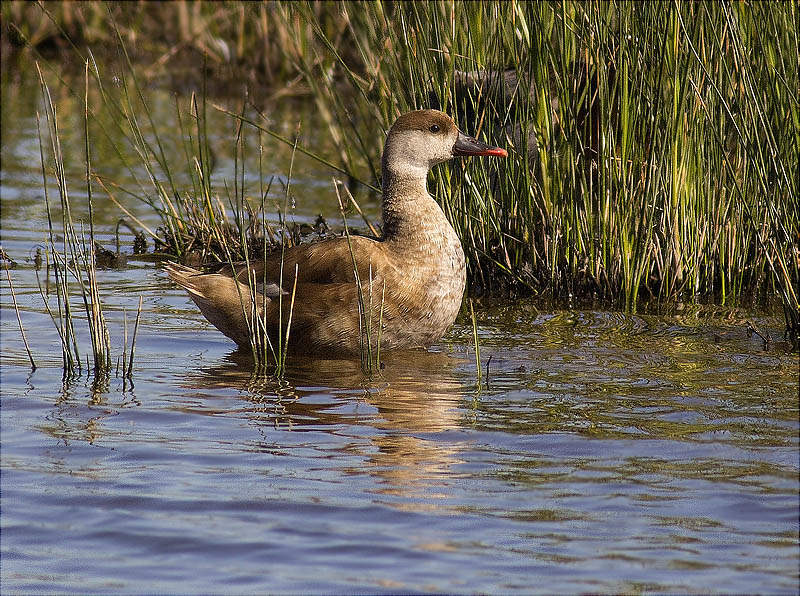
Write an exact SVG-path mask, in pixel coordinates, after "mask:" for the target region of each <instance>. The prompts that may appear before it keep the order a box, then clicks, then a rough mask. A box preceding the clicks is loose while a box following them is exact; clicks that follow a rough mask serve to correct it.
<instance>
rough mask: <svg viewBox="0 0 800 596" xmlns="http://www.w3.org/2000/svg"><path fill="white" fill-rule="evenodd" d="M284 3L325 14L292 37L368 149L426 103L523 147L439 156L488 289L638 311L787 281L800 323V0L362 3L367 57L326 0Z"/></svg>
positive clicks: (347, 10)
mask: <svg viewBox="0 0 800 596" xmlns="http://www.w3.org/2000/svg"><path fill="white" fill-rule="evenodd" d="M280 10H281V11H282V12H281V14H282V15H283V18H284V19H285V20H286V21H287V22H289V21H291V20H292V19H297V18H299V19H303V20H304V21H305V22H307V23H308V24H309V25H310V26H312V27H315V29H314V30H315V33H316V34H317V37H318V40H319V43H318V44H317V45H316V46H314V47H312V48H311V49H310V50H308V51H306V52H305V53H303V52H300V51H299V50H300V48H297V47H296V48H295V51H294V52H292V53H291V55H301V56H302V60H301V61H300V62H299V63H298V64H297V67H298V69H300V70H301V71H302V72H303V73H304V76H305V77H306V81H307V83H308V85H309V86H310V88H311V89H312V92H313V94H314V96H315V101H316V102H317V105H318V107H320V111H321V112H322V114H323V115H325V116H326V117H327V119H328V125H329V128H330V129H331V132H332V134H333V135H334V138H339V139H341V145H340V154H341V159H342V160H343V162H344V163H346V164H348V167H349V168H351V169H355V168H356V167H357V163H358V162H359V161H366V162H368V163H370V164H378V163H379V161H378V156H379V152H380V146H379V145H380V141H381V140H382V138H383V135H382V134H381V130H382V129H385V128H386V127H387V126H388V124H390V123H391V121H392V120H393V119H394V117H395V116H396V115H397V114H399V113H401V112H404V111H407V110H409V109H416V108H423V107H442V108H443V109H445V110H447V111H450V112H452V113H455V114H457V115H458V116H459V120H460V122H459V123H460V124H461V125H462V126H463V127H465V128H467V130H468V131H469V132H472V133H475V134H478V135H481V136H485V137H486V138H487V139H489V140H491V141H493V142H501V141H502V140H503V139H505V142H506V144H507V145H508V146H509V148H510V149H512V151H513V155H512V156H511V157H510V158H509V160H507V162H506V163H505V164H503V165H502V166H500V167H498V168H497V169H496V170H487V169H486V164H484V163H480V162H479V161H478V160H474V161H473V162H471V163H470V162H465V163H463V164H456V165H455V166H453V168H451V169H446V168H441V169H438V170H437V171H436V172H435V173H434V174H433V180H432V186H433V187H434V188H435V192H434V195H435V196H437V197H440V198H442V199H443V208H444V209H445V211H446V213H447V214H448V217H449V219H450V221H451V222H453V225H454V226H455V227H456V229H457V231H458V232H459V235H460V236H461V238H462V240H463V242H464V245H465V252H466V253H467V258H468V271H469V279H470V289H471V291H472V292H473V293H476V294H481V293H497V292H500V293H507V292H509V291H511V292H512V293H513V292H533V293H537V294H540V295H546V296H552V297H555V298H558V299H566V300H580V301H585V300H589V301H593V300H601V301H602V302H604V303H609V302H610V303H612V304H615V305H617V306H620V307H623V308H625V309H628V310H631V311H635V310H636V309H637V308H638V307H640V306H641V305H642V304H643V303H647V302H650V301H653V300H655V301H657V302H658V303H660V304H666V303H670V302H675V301H685V300H689V301H693V300H698V299H713V300H717V301H720V302H722V303H726V304H731V303H734V302H736V301H740V300H742V299H759V298H763V297H765V296H769V295H773V294H778V295H779V296H780V297H781V299H782V301H783V304H784V306H785V309H786V313H787V327H789V328H790V329H793V330H794V332H795V333H797V331H798V310H799V309H798V296H797V292H796V288H797V287H798V280H800V253H798V249H797V246H798V238H800V227H798V226H800V223H798V222H800V213H798V200H797V197H798V195H799V194H800V188H798V176H797V163H798V156H799V155H800V151H798V147H799V146H800V135H798V133H797V130H798V126H797V123H798V122H800V103H799V102H798V98H797V93H796V91H797V89H798V88H799V87H800V81H799V80H798V69H797V65H796V60H795V58H796V56H797V49H798V47H800V43H799V41H798V33H797V30H796V27H795V26H794V24H795V23H796V21H797V16H798V15H797V14H796V10H797V7H796V5H795V4H786V3H780V2H762V3H739V4H720V3H712V2H708V3H706V2H701V3H662V2H652V3H641V4H640V3H617V2H609V3H600V4H596V3H593V4H586V3H577V2H564V3H517V2H498V3H446V2H431V3H392V4H384V3H371V4H368V5H365V4H361V3H348V2H344V3H341V4H339V10H340V13H341V18H342V19H343V20H344V22H345V23H346V28H347V32H348V35H347V36H346V38H347V42H346V43H348V44H354V46H355V48H356V49H357V51H356V52H355V56H356V57H355V59H354V58H353V57H352V55H353V52H345V51H344V50H345V47H344V45H345V42H344V41H342V37H343V36H340V37H338V38H333V37H331V36H328V35H327V34H326V33H325V31H324V30H323V28H322V27H319V26H315V20H314V12H313V3H291V4H282V5H280ZM455 170H457V171H458V175H457V176H455V175H454V173H453V172H454V171H455ZM373 172H375V167H374V166H373ZM454 179H458V180H463V183H462V184H461V185H459V186H457V187H455V186H454V185H453V184H452V183H451V181H452V180H454Z"/></svg>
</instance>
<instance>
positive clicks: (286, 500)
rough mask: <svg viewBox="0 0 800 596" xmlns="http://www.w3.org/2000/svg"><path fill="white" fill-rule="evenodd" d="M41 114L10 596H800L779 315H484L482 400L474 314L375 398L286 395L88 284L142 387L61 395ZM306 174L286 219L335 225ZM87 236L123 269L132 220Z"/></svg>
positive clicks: (134, 267)
mask: <svg viewBox="0 0 800 596" xmlns="http://www.w3.org/2000/svg"><path fill="white" fill-rule="evenodd" d="M31 93H32V94H33V95H34V96H35V89H34V90H33V91H30V90H28V92H27V94H26V93H25V92H19V93H18V95H13V93H12V92H11V91H10V90H8V89H4V97H3V100H4V101H3V108H2V109H3V110H4V114H3V124H4V126H3V170H2V188H1V189H0V190H1V191H2V193H1V196H2V235H3V238H2V241H3V248H4V249H5V250H6V251H7V252H8V253H9V254H10V255H11V256H12V257H13V258H14V259H15V260H17V261H18V266H17V268H15V269H13V270H12V271H11V276H12V280H13V282H14V287H15V290H16V293H17V300H18V302H19V305H20V309H21V313H20V314H21V317H22V323H23V325H24V327H25V329H26V333H27V338H28V341H29V343H30V346H31V350H32V352H33V354H34V357H35V359H36V362H37V365H38V366H39V368H38V369H37V370H36V371H35V372H31V370H30V366H29V363H28V360H27V356H26V353H25V349H24V346H23V344H22V340H21V336H20V333H19V330H18V327H17V321H16V316H15V314H14V309H13V305H12V302H11V296H10V294H9V292H8V285H7V280H6V279H5V272H2V274H3V281H2V282H0V286H2V288H3V290H2V303H1V304H0V315H1V319H0V324H1V325H2V327H0V328H1V329H2V360H1V363H2V365H1V368H0V381H1V382H2V385H0V388H1V389H2V402H1V403H2V408H1V409H0V422H1V423H2V437H1V439H2V452H1V453H0V455H1V457H2V474H1V475H0V489H1V490H2V493H1V495H2V516H1V517H0V529H1V531H0V546H1V548H2V568H1V573H2V575H1V576H0V577H1V579H2V586H0V587H2V590H3V592H4V593H37V594H38V593H52V592H58V593H109V592H121V593H131V592H134V593H141V592H147V593H155V592H158V593H187V592H227V593H265V592H269V593H276V592H278V593H282V592H284V593H285V592H290V593H307V592H337V593H361V592H369V593H382V592H386V593H396V592H470V593H472V592H492V593H497V592H500V593H513V592H522V593H530V592H543V593H551V592H639V591H659V592H716V593H728V592H740V593H741V592H759V593H796V592H797V590H798V588H799V587H800V586H799V585H798V561H800V556H798V555H799V554H800V553H799V552H798V467H799V465H798V356H797V354H790V353H788V350H787V348H786V346H784V345H782V344H780V343H777V344H773V345H771V346H769V348H768V349H764V346H763V344H762V342H761V341H760V340H759V339H758V338H757V337H755V336H753V337H749V336H748V334H747V332H746V321H747V320H750V321H752V322H753V323H755V324H756V325H757V326H758V327H760V328H761V329H763V330H768V331H769V332H770V334H771V335H772V337H774V338H779V337H780V336H781V330H782V320H781V319H780V317H779V316H776V315H775V314H770V313H758V312H744V311H740V310H736V309H726V308H713V307H702V308H701V307H685V308H684V309H682V310H680V311H678V312H677V313H673V314H670V315H638V316H634V315H625V314H620V313H615V312H603V311H570V310H556V309H553V308H549V307H547V306H546V305H542V304H538V303H536V302H535V301H530V300H527V301H519V302H515V303H494V302H484V303H482V304H480V305H479V308H478V322H479V334H480V340H481V361H482V367H483V373H484V378H483V381H484V384H483V385H482V386H481V387H478V385H477V381H476V377H477V375H476V369H475V359H474V351H473V345H472V329H471V324H470V322H469V320H468V318H467V317H463V316H462V318H460V319H459V321H458V322H457V323H456V325H455V326H454V328H453V329H452V331H451V332H450V333H449V334H448V335H447V336H446V337H445V338H444V339H443V340H442V341H441V342H440V343H439V344H437V345H436V346H434V347H433V348H432V349H431V350H430V351H429V352H410V353H398V354H388V355H385V369H384V370H383V371H382V372H381V374H380V375H379V376H378V377H376V378H374V379H372V380H370V379H367V378H365V377H364V376H363V375H362V373H361V372H360V369H359V366H358V363H353V362H348V361H331V360H323V361H318V360H317V361H312V360H301V359H294V360H293V361H290V370H289V372H288V374H287V376H286V379H285V380H284V381H283V382H280V383H278V382H274V381H269V380H264V379H263V378H259V377H257V376H254V375H252V374H251V369H250V366H249V360H248V357H247V356H246V355H242V354H240V353H237V352H235V351H234V349H233V345H232V344H231V343H230V342H229V341H228V340H227V339H226V338H225V337H223V336H222V335H221V334H219V333H218V332H217V331H216V330H214V329H213V328H211V327H209V326H208V325H207V324H206V323H205V322H204V320H203V319H202V317H201V315H200V314H199V312H198V311H197V309H196V308H195V307H194V305H193V304H192V303H191V301H190V300H189V299H188V298H187V297H186V295H185V294H184V293H183V292H182V291H180V290H178V289H176V288H175V287H174V286H173V285H172V284H171V283H170V282H169V281H168V280H167V278H166V276H165V275H164V273H163V272H161V271H160V270H159V269H158V268H156V267H154V266H153V265H152V264H151V263H148V262H145V261H137V260H135V259H132V260H131V261H130V263H129V266H128V267H127V268H125V269H122V270H104V271H101V272H100V284H101V291H102V292H103V298H104V302H105V312H106V316H107V319H108V323H109V327H110V330H111V334H112V346H113V351H114V358H115V360H116V358H117V357H119V356H120V355H121V353H122V343H123V340H122V338H123V326H124V321H125V319H126V317H127V321H128V332H129V334H130V333H131V331H132V323H133V318H134V316H135V310H136V305H137V302H138V297H139V296H140V295H142V296H144V297H145V300H144V306H143V309H142V320H141V325H140V329H139V336H138V339H137V344H136V360H135V372H134V377H133V380H134V386H133V387H132V388H131V387H130V386H127V385H124V384H123V382H122V380H121V379H120V378H119V377H118V376H117V375H115V374H114V373H113V372H112V374H111V376H110V378H109V379H107V381H105V382H104V381H103V380H102V379H99V380H98V379H95V378H93V377H92V376H91V375H88V376H87V375H83V376H80V377H78V378H75V379H73V380H70V381H68V382H64V381H63V380H62V371H61V362H60V348H59V344H58V336H57V334H56V332H55V328H54V326H53V324H52V322H51V321H50V320H49V317H48V315H47V312H46V311H45V309H44V305H43V301H42V298H41V296H40V295H39V290H38V288H37V282H36V273H35V270H34V267H33V263H32V262H31V260H30V255H31V254H32V250H33V248H34V247H35V246H36V245H37V244H40V243H41V242H42V241H43V232H42V230H43V229H45V226H46V224H45V220H44V209H43V205H42V198H41V194H42V193H41V181H40V174H39V171H38V169H37V168H38V165H37V159H38V143H37V141H36V133H35V130H36V127H35V120H34V119H33V114H32V110H33V109H34V107H35V106H34V105H33V103H34V102H31V100H30V94H31ZM154 97H155V99H154V101H155V102H156V103H157V105H161V104H158V102H162V103H163V104H165V105H166V106H167V107H168V106H169V105H172V104H171V103H170V102H173V100H172V99H170V98H169V97H168V96H161V95H158V94H155V95H154ZM159 98H160V99H159ZM173 103H174V102H173ZM164 109H165V111H166V112H167V113H168V112H169V110H168V109H166V107H165V108H164ZM308 118H309V119H313V117H312V116H311V115H309V116H308ZM218 126H219V129H218V130H215V131H214V132H213V133H212V135H214V134H216V135H218V137H219V138H220V139H225V138H229V137H226V135H227V134H228V131H229V128H230V127H229V126H227V127H226V125H224V124H220V125H218ZM287 126H290V124H287ZM78 130H80V129H78ZM65 134H67V135H68V136H69V133H65ZM75 134H76V135H77V134H78V133H77V132H76V133H75ZM321 136H324V135H321ZM78 141H79V137H78ZM319 142H320V143H324V142H325V141H324V139H322V140H320V141H319ZM81 146H82V145H80V144H78V145H77V147H81ZM325 149H326V147H324V146H323V147H321V148H320V149H319V150H320V151H324V150H325ZM270 155H273V156H274V159H275V162H274V164H277V165H274V168H275V173H276V174H285V173H286V171H287V168H286V164H287V162H288V159H289V157H288V155H289V153H288V150H286V149H285V148H280V147H279V146H275V147H271V149H270ZM98 160H99V162H100V163H98V168H102V167H103V163H102V159H101V158H99V157H98ZM220 164H221V165H220V168H221V169H222V171H223V172H225V171H226V169H225V168H229V167H230V164H229V163H228V162H226V161H225V160H224V159H221V161H220ZM114 167H115V166H114V164H113V163H110V164H109V165H108V168H110V169H113V168H114ZM114 171H116V170H114ZM120 175H122V174H120ZM74 176H75V178H74V180H76V184H75V186H76V188H75V196H76V201H80V200H81V198H80V197H81V195H80V192H81V190H80V186H81V185H80V182H79V181H80V167H79V165H78V166H76V167H75V174H74ZM295 177H296V179H295V181H294V183H295V184H296V186H295V188H296V195H297V197H298V201H297V208H296V210H295V213H294V217H295V218H296V219H297V220H298V221H306V220H309V221H313V218H314V216H315V215H316V213H319V212H322V213H323V214H324V215H326V217H328V219H329V220H330V221H335V220H336V203H335V195H334V193H333V189H332V187H331V185H330V182H329V180H330V173H328V172H325V171H324V170H320V169H318V168H317V167H316V166H314V165H313V164H311V163H305V164H304V163H303V162H302V161H299V162H298V163H297V164H296V170H295ZM362 207H364V208H365V209H366V210H367V212H368V214H369V216H370V217H372V218H373V219H375V218H376V215H377V212H378V211H377V205H376V204H375V202H374V200H370V198H369V197H364V198H363V200H362ZM131 209H134V210H135V213H136V214H137V216H139V217H141V218H144V221H145V223H148V225H149V224H153V225H155V224H157V221H156V220H154V219H147V218H148V217H151V218H152V214H148V212H147V209H146V208H144V207H142V206H141V205H135V204H134V205H131ZM98 212H99V215H98V220H99V221H98V229H99V232H100V234H101V237H102V238H103V241H104V243H105V244H106V245H107V246H110V245H111V244H112V243H113V242H112V240H111V237H112V231H113V226H114V224H115V223H116V219H117V217H118V215H119V213H118V211H116V210H115V208H113V206H109V205H107V204H106V205H100V206H99V207H98ZM352 223H353V224H354V225H357V224H358V221H357V220H354V221H353V222H352ZM124 241H125V246H126V247H129V246H130V236H126V237H125V238H124ZM127 250H129V248H128V249H127ZM40 275H44V273H43V272H41V273H40ZM78 323H79V325H78V327H79V332H80V333H82V334H83V338H82V344H81V345H82V351H83V353H85V352H86V351H87V349H88V343H87V342H86V340H85V332H84V331H83V329H84V327H85V324H84V323H83V322H82V321H78ZM487 361H488V364H487ZM487 367H488V373H487V370H486V368H487ZM487 377H488V379H487Z"/></svg>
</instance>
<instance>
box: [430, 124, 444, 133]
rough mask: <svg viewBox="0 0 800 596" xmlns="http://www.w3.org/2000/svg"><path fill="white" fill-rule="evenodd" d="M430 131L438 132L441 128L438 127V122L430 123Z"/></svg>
mask: <svg viewBox="0 0 800 596" xmlns="http://www.w3.org/2000/svg"><path fill="white" fill-rule="evenodd" d="M428 130H429V131H431V132H439V131H440V130H441V128H439V125H438V124H431V126H430V128H429V129H428Z"/></svg>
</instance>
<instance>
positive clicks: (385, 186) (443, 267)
mask: <svg viewBox="0 0 800 596" xmlns="http://www.w3.org/2000/svg"><path fill="white" fill-rule="evenodd" d="M466 156H492V157H507V156H508V153H507V151H506V150H505V149H502V148H500V147H494V146H491V145H488V144H486V143H483V142H482V141H479V140H477V139H475V138H473V137H469V136H467V135H465V134H464V133H463V132H461V131H460V130H459V128H458V127H457V125H456V123H455V122H454V120H453V119H452V118H451V117H450V116H449V115H447V114H446V113H444V112H441V111H438V110H430V109H428V110H416V111H412V112H408V113H405V114H403V115H401V116H400V117H398V118H397V120H396V121H395V122H394V124H393V125H392V126H391V128H390V129H389V132H388V135H387V137H386V141H385V144H384V148H383V155H382V158H381V186H382V215H383V227H382V234H381V236H380V237H369V236H357V235H349V236H347V237H344V236H343V237H335V238H330V239H326V240H321V241H318V242H312V243H308V244H300V245H297V246H293V247H289V248H285V249H284V250H283V252H282V254H281V251H275V253H273V254H271V255H267V257H266V258H264V259H263V260H259V261H251V262H249V263H248V264H229V265H225V266H223V267H222V268H220V269H219V270H218V271H216V272H202V271H199V270H197V269H194V268H192V267H188V266H185V265H180V264H177V263H169V264H167V265H166V267H165V269H166V272H167V274H168V276H169V277H170V278H171V279H172V280H173V281H174V282H175V283H176V284H177V285H178V286H180V287H182V288H183V289H185V290H186V291H187V292H188V294H189V297H190V298H191V299H192V300H193V301H194V303H195V304H196V305H197V307H198V308H199V309H200V312H201V313H202V314H203V316H204V317H205V318H206V319H207V320H208V321H209V322H210V323H211V324H212V325H214V327H216V328H217V329H218V330H219V331H221V332H222V333H223V334H224V335H226V336H227V337H229V338H230V339H232V340H233V341H234V342H236V344H237V345H238V346H239V347H240V348H244V349H250V348H252V346H253V343H252V336H253V333H252V331H251V330H252V329H253V327H254V321H253V315H254V314H257V315H258V316H259V317H260V319H259V320H261V321H266V324H267V328H268V334H269V337H270V340H271V342H273V345H275V344H274V342H275V341H276V340H277V339H278V334H279V333H281V334H282V333H285V330H286V328H287V325H289V324H290V330H291V332H290V334H289V339H288V345H287V346H286V348H287V350H288V351H289V352H297V353H305V354H326V355H329V356H341V357H358V356H359V355H360V354H361V353H362V350H363V349H364V347H365V344H364V331H365V328H366V326H367V323H368V322H369V324H370V326H371V328H372V329H373V330H374V331H373V332H372V333H371V335H370V337H371V339H370V341H371V342H372V344H371V345H370V346H369V347H371V348H378V346H377V345H376V344H377V342H380V346H379V349H380V350H381V351H385V350H399V349H414V348H427V347H429V346H430V345H431V344H433V343H435V342H437V341H438V340H439V339H441V338H442V336H443V335H444V334H445V333H446V332H447V330H448V329H449V328H450V326H451V325H452V324H453V322H454V321H455V319H456V316H457V315H458V312H459V310H460V309H461V302H462V299H463V295H464V289H465V286H466V264H465V258H464V251H463V249H462V247H461V241H460V240H459V237H458V235H457V234H456V232H455V230H454V229H453V227H452V225H450V222H449V221H448V220H447V218H446V217H445V214H444V212H443V211H442V208H441V207H440V206H439V204H438V203H437V202H436V200H435V199H434V198H433V197H432V196H431V195H430V194H429V193H428V189H427V177H428V172H429V171H430V170H431V168H432V167H434V166H435V165H437V164H440V163H443V162H445V161H448V160H451V159H454V158H457V157H466ZM356 272H357V274H358V280H359V281H358V282H357V280H356ZM281 277H282V279H281ZM359 282H360V288H359ZM359 298H360V300H359ZM290 311H291V315H290ZM290 316H291V320H290V319H289V317H290ZM379 327H380V329H378V328H379ZM282 330H283V331H282Z"/></svg>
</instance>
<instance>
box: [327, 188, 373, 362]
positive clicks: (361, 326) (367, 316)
mask: <svg viewBox="0 0 800 596" xmlns="http://www.w3.org/2000/svg"><path fill="white" fill-rule="evenodd" d="M333 187H334V189H335V190H336V199H337V201H338V203H339V212H340V213H341V216H342V225H343V226H344V234H345V238H346V239H347V246H348V248H349V249H350V258H351V259H352V265H353V283H355V287H356V295H357V297H358V331H359V348H360V349H359V353H360V358H361V370H362V371H363V372H364V373H365V374H367V375H369V376H372V375H374V374H376V373H378V372H379V371H380V370H381V335H382V333H383V312H384V306H385V302H384V301H385V298H386V280H385V279H384V280H382V286H381V301H380V304H377V299H376V301H375V302H373V298H374V296H375V292H376V291H377V290H376V288H375V287H374V285H373V280H374V278H373V274H372V263H371V262H370V263H369V279H366V280H362V279H361V275H360V274H359V272H358V263H357V262H356V255H355V252H354V251H353V245H352V243H351V240H350V229H349V227H348V225H347V216H346V214H345V201H344V200H343V199H342V195H341V192H340V190H339V188H340V187H343V188H344V190H345V192H347V196H348V199H349V200H350V201H352V202H355V199H353V196H352V195H351V194H350V191H349V190H348V189H347V187H345V186H344V185H342V184H341V182H340V181H339V180H336V179H334V180H333ZM365 285H366V290H365ZM376 310H377V317H378V326H377V327H378V328H377V329H375V321H374V317H375V314H376V312H375V311H376Z"/></svg>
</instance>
